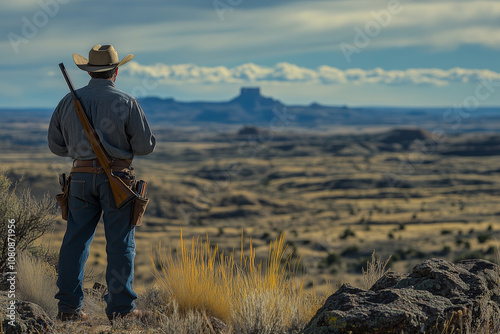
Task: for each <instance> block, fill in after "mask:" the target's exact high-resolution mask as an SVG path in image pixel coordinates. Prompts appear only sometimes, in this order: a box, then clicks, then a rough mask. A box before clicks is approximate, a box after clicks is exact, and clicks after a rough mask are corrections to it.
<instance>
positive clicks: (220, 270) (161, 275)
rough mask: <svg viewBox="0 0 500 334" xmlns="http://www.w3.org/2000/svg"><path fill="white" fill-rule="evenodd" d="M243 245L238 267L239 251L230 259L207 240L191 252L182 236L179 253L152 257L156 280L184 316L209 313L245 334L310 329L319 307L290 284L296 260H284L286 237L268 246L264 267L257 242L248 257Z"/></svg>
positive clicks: (197, 241)
mask: <svg viewBox="0 0 500 334" xmlns="http://www.w3.org/2000/svg"><path fill="white" fill-rule="evenodd" d="M243 243H244V242H243V237H242V239H241V255H240V258H239V263H237V261H235V254H234V251H233V252H231V254H229V255H225V254H224V253H223V252H221V251H219V249H218V247H217V246H212V245H211V244H210V241H209V240H208V238H207V240H205V241H204V242H202V241H200V239H199V238H197V239H194V238H193V240H192V243H191V246H190V247H189V246H187V245H186V242H185V241H184V239H183V237H182V233H181V246H180V249H179V250H178V251H177V252H176V253H174V252H173V251H172V249H168V250H166V249H162V248H161V246H160V247H159V249H158V251H157V253H156V255H155V254H152V255H151V263H152V265H153V268H154V276H155V278H156V280H157V282H158V284H159V286H160V287H161V289H162V290H163V291H164V292H166V293H167V295H168V297H169V298H170V299H171V300H174V301H175V302H176V303H177V304H178V306H179V310H180V311H181V312H187V311H191V310H196V311H199V312H204V313H205V312H206V314H208V315H210V316H214V317H216V318H219V319H221V320H223V321H224V322H226V323H228V324H230V325H231V326H232V327H233V329H234V330H236V331H237V332H240V333H253V332H259V333H272V332H275V331H282V330H285V329H287V328H291V327H297V326H301V325H303V324H305V322H306V321H308V320H309V319H310V318H311V316H312V315H313V314H314V313H315V312H316V311H317V309H318V308H319V306H320V302H319V301H318V299H317V298H316V297H315V295H313V294H306V293H305V292H304V291H303V289H302V285H300V286H298V287H297V286H296V285H295V284H294V283H293V282H292V281H291V280H290V279H289V277H288V276H289V273H292V274H293V273H294V271H295V270H294V268H292V257H291V254H290V255H288V256H285V254H286V252H287V246H286V242H285V238H284V236H283V235H281V236H280V237H279V238H277V239H276V240H275V241H274V242H272V243H271V244H270V245H269V255H268V258H267V261H266V263H265V265H263V264H262V261H257V260H256V254H255V248H254V247H253V246H252V242H251V241H250V246H249V250H248V255H245V250H244V247H243ZM295 268H296V267H295ZM165 302H168V301H165Z"/></svg>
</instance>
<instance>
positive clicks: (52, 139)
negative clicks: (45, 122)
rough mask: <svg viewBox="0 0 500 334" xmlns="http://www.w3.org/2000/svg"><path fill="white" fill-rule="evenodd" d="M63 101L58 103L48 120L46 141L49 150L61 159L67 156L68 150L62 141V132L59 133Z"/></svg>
mask: <svg viewBox="0 0 500 334" xmlns="http://www.w3.org/2000/svg"><path fill="white" fill-rule="evenodd" d="M63 101H64V99H63V100H62V101H61V102H59V105H58V106H57V108H56V109H55V110H54V113H53V114H52V118H51V119H50V124H49V131H48V134H47V139H48V141H49V149H50V151H51V152H52V153H54V154H55V155H58V156H61V157H67V156H68V154H69V153H68V148H67V146H66V142H65V140H64V137H63V134H62V131H61V123H60V120H59V115H60V113H61V107H62V104H63Z"/></svg>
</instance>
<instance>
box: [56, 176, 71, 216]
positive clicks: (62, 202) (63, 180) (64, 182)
mask: <svg viewBox="0 0 500 334" xmlns="http://www.w3.org/2000/svg"><path fill="white" fill-rule="evenodd" d="M70 182H71V175H70V176H69V177H66V174H61V175H60V176H59V183H60V184H61V188H62V191H63V192H62V193H61V194H57V195H56V201H57V203H58V204H59V206H60V207H61V217H62V219H63V220H68V194H69V184H70Z"/></svg>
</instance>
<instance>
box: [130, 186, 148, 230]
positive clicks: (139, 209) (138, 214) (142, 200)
mask: <svg viewBox="0 0 500 334" xmlns="http://www.w3.org/2000/svg"><path fill="white" fill-rule="evenodd" d="M147 184H148V183H147V182H146V181H144V180H139V181H135V182H134V184H133V185H132V189H133V190H134V192H135V193H136V194H137V198H136V199H135V200H134V207H133V209H132V217H130V223H131V224H132V226H141V225H142V217H143V216H144V212H146V207H147V206H148V203H149V198H147V197H146V186H147Z"/></svg>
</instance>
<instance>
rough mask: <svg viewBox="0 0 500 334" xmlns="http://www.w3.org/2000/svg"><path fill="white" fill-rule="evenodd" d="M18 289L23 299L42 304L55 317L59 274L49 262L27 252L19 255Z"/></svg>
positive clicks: (17, 267)
mask: <svg viewBox="0 0 500 334" xmlns="http://www.w3.org/2000/svg"><path fill="white" fill-rule="evenodd" d="M16 270H17V278H18V282H17V289H18V292H19V295H20V297H21V300H24V301H29V302H32V303H35V304H38V305H40V307H42V308H43V309H44V310H45V312H47V314H48V315H49V316H50V317H52V318H55V316H56V315H57V303H56V300H55V298H54V296H55V294H56V292H57V287H56V281H57V274H56V272H55V270H54V268H53V267H52V266H50V265H49V264H48V263H46V262H44V261H41V260H39V259H37V258H33V257H31V256H30V255H28V254H27V253H25V252H22V253H19V254H18V257H17V264H16Z"/></svg>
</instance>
